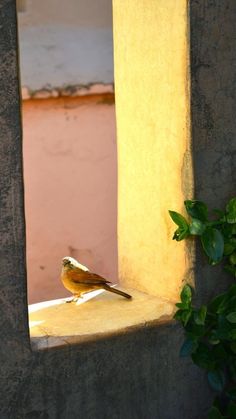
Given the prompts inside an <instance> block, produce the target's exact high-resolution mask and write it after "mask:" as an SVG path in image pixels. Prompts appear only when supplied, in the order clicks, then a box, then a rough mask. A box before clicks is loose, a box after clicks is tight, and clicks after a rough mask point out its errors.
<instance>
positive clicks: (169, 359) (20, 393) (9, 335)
mask: <svg viewBox="0 0 236 419" xmlns="http://www.w3.org/2000/svg"><path fill="white" fill-rule="evenodd" d="M14 7H15V6H14V1H13V0H2V1H1V5H0V24H2V28H1V32H0V51H1V61H0V83H1V96H0V127H1V143H0V156H1V164H0V170H1V173H0V174H1V176H0V194H1V201H0V204H1V211H0V230H1V231H0V233H1V234H0V240H1V247H0V248H1V254H0V263H1V266H0V268H1V269H0V286H1V294H0V298H1V304H0V307H1V316H0V327H1V346H0V360H1V376H0V380H1V393H0V417H1V419H77V418H81V419H121V418H122V419H123V418H124V419H131V418H132V419H136V418H137V419H147V418H148V419H173V418H175V419H199V418H201V419H203V418H204V417H205V413H206V407H207V406H208V405H210V404H211V396H210V394H209V392H208V387H207V386H206V384H205V380H204V378H203V375H202V373H201V371H200V370H198V369H197V368H195V367H194V366H193V365H192V364H191V362H190V361H189V360H180V359H179V356H178V349H177V348H179V347H180V345H181V342H182V338H183V337H182V332H181V330H180V329H179V327H178V326H176V325H175V324H166V325H164V326H160V327H156V326H155V327H143V328H142V329H141V330H138V331H137V330H136V331H134V332H133V333H127V334H124V335H120V336H116V337H112V336H111V337H110V338H106V339H105V340H100V341H96V342H90V343H89V344H88V343H87V344H84V345H79V346H69V345H68V346H66V347H65V348H64V349H60V350H50V351H44V352H41V353H31V354H30V353H29V350H28V339H27V333H26V320H27V316H26V287H25V254H24V241H25V236H24V214H23V202H22V201H23V199H22V198H23V190H22V174H21V143H20V136H21V130H20V118H19V100H18V87H17V71H16V68H17V60H16V55H15V53H16V28H15V10H14ZM235 16H236V5H235V3H234V2H232V1H224V2H220V1H212V2H209V3H208V5H207V6H206V2H204V1H193V2H192V7H191V24H192V29H191V31H192V41H191V42H192V51H193V53H192V61H193V66H192V74H193V78H192V82H193V103H192V112H193V113H192V119H193V139H194V153H195V155H196V165H195V173H196V191H197V192H198V193H199V198H207V199H208V200H209V203H211V204H212V205H215V204H218V203H219V201H220V200H221V202H223V201H224V200H225V199H226V198H228V197H229V195H231V194H232V193H233V184H232V181H233V179H234V173H233V163H232V164H231V165H230V164H229V163H227V161H228V160H227V159H229V161H231V155H233V152H234V144H235V141H234V133H235V122H234V120H233V115H234V113H235V112H234V106H235V104H234V101H235V91H234V89H235V87H234V77H235V75H234V74H235V71H234V69H235V64H234V62H235V61H234V60H235V58H236V51H235V49H236V47H235V42H234V24H233V22H234V21H235ZM215 25H216V26H215ZM209 31H210V32H209ZM219 31H220V35H219V37H218V34H219ZM223 45H227V47H225V48H223ZM222 54H223V57H224V59H222ZM195 59H196V61H194V60H195ZM206 59H207V61H206V63H207V65H210V69H211V72H209V75H208V77H209V79H208V80H210V81H211V82H212V85H211V88H210V87H209V85H207V86H208V87H207V86H205V87H204V82H203V81H202V80H201V79H200V76H199V74H200V73H201V71H200V69H201V68H202V69H204V68H205V69H206V68H207V67H205V60H206ZM223 62H224V67H223V64H222V63H223ZM194 66H195V67H194ZM231 67H233V70H232V72H231ZM226 80H228V82H227V83H226ZM231 87H232V89H231ZM213 91H214V92H218V96H217V95H214V94H213ZM206 92H208V94H209V96H208V95H207V93H206ZM210 92H212V93H210ZM217 97H218V99H217ZM206 104H207V106H206ZM231 109H232V111H231ZM207 115H211V123H210V124H209V121H210V118H209V117H208V116H207ZM220 116H222V119H221V118H220ZM205 153H207V155H208V159H206V158H205ZM219 156H220V160H219ZM227 156H228V157H227ZM217 157H218V159H217ZM203 162H205V163H203ZM217 167H218V168H221V169H220V170H221V171H220V174H221V176H222V179H224V183H223V186H224V189H223V188H222V186H221V182H220V179H221V176H220V177H219V178H217V177H215V176H214V174H215V171H217ZM214 168H215V169H214ZM204 173H205V175H204ZM206 175H208V176H206ZM217 179H218V180H217ZM214 182H215V183H214ZM230 185H231V186H230ZM208 196H209V198H208ZM216 201H217V202H216ZM203 271H204V268H203ZM214 288H215V283H214ZM205 291H206V290H204V292H205ZM140 309H141V308H140ZM29 355H30V356H29Z"/></svg>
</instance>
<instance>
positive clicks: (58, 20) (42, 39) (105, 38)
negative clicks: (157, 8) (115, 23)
mask: <svg viewBox="0 0 236 419" xmlns="http://www.w3.org/2000/svg"><path fill="white" fill-rule="evenodd" d="M18 18H19V29H20V31H19V35H20V36H19V39H20V52H21V70H22V71H21V74H22V86H23V87H24V88H27V89H28V93H29V94H32V93H33V92H35V91H38V90H42V89H47V90H49V91H50V90H53V91H54V92H55V89H59V90H62V88H67V87H68V86H69V87H71V86H87V85H91V84H93V83H100V84H111V83H113V46H112V2H111V0H96V1H94V0H86V1H85V0H67V1H66V6H65V1H64V0H40V1H34V0H27V1H26V2H25V8H24V12H21V13H19V14H18ZM24 91H25V89H24Z"/></svg>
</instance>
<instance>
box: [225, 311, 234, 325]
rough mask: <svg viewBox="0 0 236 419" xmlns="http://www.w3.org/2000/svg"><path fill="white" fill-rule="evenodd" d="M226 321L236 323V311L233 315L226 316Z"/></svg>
mask: <svg viewBox="0 0 236 419" xmlns="http://www.w3.org/2000/svg"><path fill="white" fill-rule="evenodd" d="M226 319H227V320H228V322H230V323H236V311H233V312H232V313H229V314H228V315H227V316H226Z"/></svg>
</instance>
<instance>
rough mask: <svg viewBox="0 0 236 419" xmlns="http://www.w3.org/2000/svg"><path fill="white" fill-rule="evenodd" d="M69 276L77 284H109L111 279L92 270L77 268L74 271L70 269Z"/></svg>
mask: <svg viewBox="0 0 236 419" xmlns="http://www.w3.org/2000/svg"><path fill="white" fill-rule="evenodd" d="M67 276H68V277H70V279H71V281H72V282H74V283H76V284H91V285H99V284H101V285H102V284H109V283H110V281H107V279H105V278H103V277H102V276H100V275H97V274H94V273H92V272H89V271H87V272H81V271H80V272H79V271H77V270H76V269H73V271H69V272H68V273H67Z"/></svg>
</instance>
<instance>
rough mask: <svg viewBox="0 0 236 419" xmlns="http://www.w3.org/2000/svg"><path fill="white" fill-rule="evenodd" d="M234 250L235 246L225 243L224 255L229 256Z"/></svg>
mask: <svg viewBox="0 0 236 419" xmlns="http://www.w3.org/2000/svg"><path fill="white" fill-rule="evenodd" d="M235 249H236V245H235V244H233V243H230V242H229V243H225V245H224V255H225V256H229V255H231V253H233V251H234V250H235Z"/></svg>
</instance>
